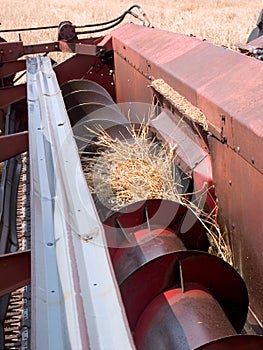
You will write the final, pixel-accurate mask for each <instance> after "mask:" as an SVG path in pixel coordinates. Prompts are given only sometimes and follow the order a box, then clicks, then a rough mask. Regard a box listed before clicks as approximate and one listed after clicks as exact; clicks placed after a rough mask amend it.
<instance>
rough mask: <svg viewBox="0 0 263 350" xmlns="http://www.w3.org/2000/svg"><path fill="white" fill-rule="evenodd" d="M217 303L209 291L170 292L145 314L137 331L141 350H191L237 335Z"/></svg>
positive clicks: (136, 335)
mask: <svg viewBox="0 0 263 350" xmlns="http://www.w3.org/2000/svg"><path fill="white" fill-rule="evenodd" d="M234 334H235V330H234V329H233V327H232V326H231V323H230V322H229V320H228V319H227V317H226V315H225V314H224V312H223V310H222V309H221V308H220V306H219V304H218V303H217V301H216V299H215V298H214V297H213V296H212V295H211V294H209V292H207V291H203V290H201V289H192V290H189V291H187V292H182V290H181V289H180V288H177V289H171V290H169V291H167V292H164V293H163V294H160V295H159V296H158V297H157V298H155V299H154V300H153V301H152V302H151V303H150V304H149V305H148V306H147V308H146V309H145V310H144V311H143V313H142V316H141V317H140V319H139V321H138V323H137V325H136V329H135V335H134V338H135V343H136V346H137V349H138V350H149V349H150V350H159V349H166V350H172V349H178V350H179V349H182V350H184V349H188V350H193V349H196V348H197V347H199V346H201V345H203V344H205V343H208V342H211V341H213V340H215V339H218V338H222V337H226V336H230V335H234Z"/></svg>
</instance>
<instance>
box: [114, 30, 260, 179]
mask: <svg viewBox="0 0 263 350" xmlns="http://www.w3.org/2000/svg"><path fill="white" fill-rule="evenodd" d="M112 36H113V39H112V42H113V49H114V51H115V56H117V57H120V58H121V59H122V60H125V62H126V63H127V64H129V65H130V66H131V67H133V69H134V70H135V71H137V72H139V73H140V74H141V76H143V77H146V78H147V79H148V82H150V81H151V80H152V79H153V78H159V77H162V78H163V79H164V80H165V82H167V83H168V84H169V85H171V86H172V87H173V88H174V89H175V90H176V91H178V92H179V93H180V94H181V95H183V96H184V97H186V98H187V99H188V100H189V101H190V102H191V103H192V104H193V105H195V106H197V107H198V108H199V109H201V111H202V112H203V113H204V114H205V115H206V117H207V121H208V125H209V130H210V131H211V132H212V133H214V134H215V135H216V136H217V137H218V138H222V139H224V140H226V141H227V143H228V144H229V145H230V146H231V147H232V148H234V149H235V148H237V147H239V153H240V155H242V156H243V157H244V158H246V159H247V160H248V161H251V159H254V158H256V159H255V161H254V164H253V166H255V167H257V169H259V170H260V171H261V172H263V157H260V156H259V155H258V154H257V152H256V150H257V149H261V148H262V147H263V123H262V122H261V121H262V117H261V110H262V107H263V101H262V98H261V85H262V83H261V80H260V79H258V77H259V76H260V75H261V74H262V73H263V65H262V63H261V62H259V61H257V60H255V59H252V58H250V57H247V56H245V55H242V54H240V53H238V52H234V51H230V50H226V49H224V48H222V47H218V46H214V45H212V44H210V43H208V42H204V41H201V40H199V39H196V38H193V37H189V36H184V35H180V34H175V33H171V32H165V31H162V30H158V29H152V28H141V27H139V26H136V25H134V24H126V25H124V26H122V27H120V28H118V29H116V30H114V31H113V32H112ZM207 67H209V69H207ZM233 67H234V69H233ZM116 76H117V79H118V77H119V79H121V80H122V79H123V78H122V77H121V71H120V70H118V67H117V66H116ZM241 76H247V77H249V79H247V81H246V84H241V83H240V77H241ZM117 84H118V80H117ZM133 93H134V94H135V95H136V92H135V91H130V95H132V94H133ZM146 95H147V93H146V94H145V98H147V96H146ZM141 98H143V96H142V97H141ZM236 101H238V103H236ZM148 102H149V101H148ZM222 116H223V117H222ZM241 136H242V145H240V137H241Z"/></svg>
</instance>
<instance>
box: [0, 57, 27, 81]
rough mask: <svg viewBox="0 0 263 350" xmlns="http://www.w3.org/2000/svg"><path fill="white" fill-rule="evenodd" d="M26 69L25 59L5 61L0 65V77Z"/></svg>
mask: <svg viewBox="0 0 263 350" xmlns="http://www.w3.org/2000/svg"><path fill="white" fill-rule="evenodd" d="M25 69H26V61H25V60H20V61H13V62H8V63H5V64H4V65H2V66H0V78H5V77H8V76H10V75H12V74H15V73H17V72H19V71H21V70H25Z"/></svg>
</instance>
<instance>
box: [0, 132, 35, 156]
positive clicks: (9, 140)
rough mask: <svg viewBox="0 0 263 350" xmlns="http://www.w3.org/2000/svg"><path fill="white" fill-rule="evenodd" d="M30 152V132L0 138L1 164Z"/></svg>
mask: <svg viewBox="0 0 263 350" xmlns="http://www.w3.org/2000/svg"><path fill="white" fill-rule="evenodd" d="M27 150H28V132H27V131H24V132H20V133H17V134H11V135H6V136H1V137H0V162H3V161H5V160H7V159H9V158H11V157H15V156H17V155H18V154H20V153H23V152H25V151H27Z"/></svg>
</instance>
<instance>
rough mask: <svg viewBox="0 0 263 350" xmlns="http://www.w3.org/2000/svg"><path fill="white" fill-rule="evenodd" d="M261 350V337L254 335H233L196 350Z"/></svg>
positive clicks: (262, 346)
mask: <svg viewBox="0 0 263 350" xmlns="http://www.w3.org/2000/svg"><path fill="white" fill-rule="evenodd" d="M233 349H238V350H262V349H263V337H262V336H256V335H235V336H230V337H226V338H223V339H217V340H215V341H213V342H211V343H209V344H205V345H202V346H200V347H199V348H197V349H196V350H233Z"/></svg>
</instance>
